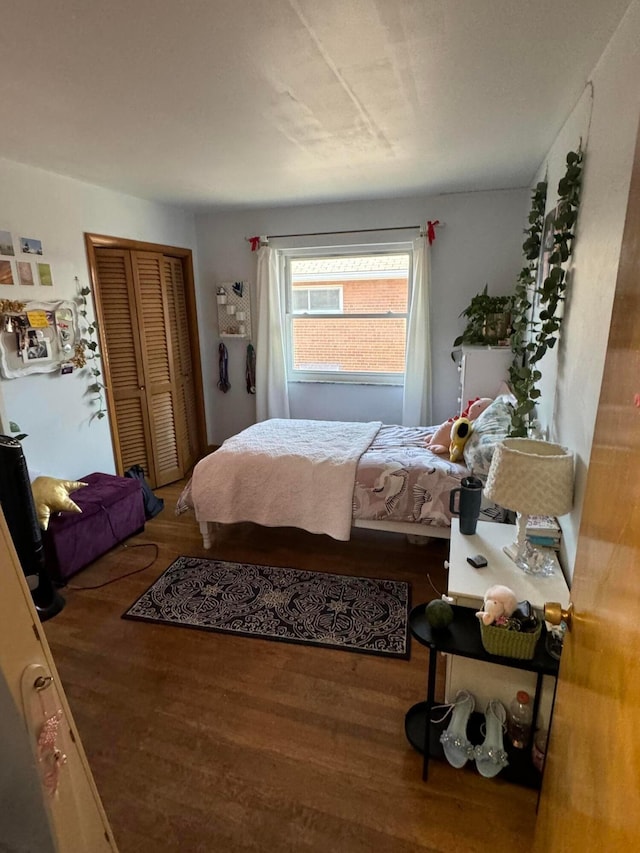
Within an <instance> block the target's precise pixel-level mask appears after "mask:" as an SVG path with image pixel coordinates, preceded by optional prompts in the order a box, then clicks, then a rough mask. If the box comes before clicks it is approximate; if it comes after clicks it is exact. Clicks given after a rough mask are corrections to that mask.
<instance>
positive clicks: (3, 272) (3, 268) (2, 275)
mask: <svg viewBox="0 0 640 853" xmlns="http://www.w3.org/2000/svg"><path fill="white" fill-rule="evenodd" d="M3 284H15V281H14V279H13V269H12V267H11V261H3V260H0V285H3Z"/></svg>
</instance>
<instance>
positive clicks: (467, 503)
mask: <svg viewBox="0 0 640 853" xmlns="http://www.w3.org/2000/svg"><path fill="white" fill-rule="evenodd" d="M456 495H460V497H459V499H458V501H457V504H458V506H457V507H456ZM481 503H482V480H479V479H478V478H477V477H464V478H463V479H462V480H461V482H460V488H458V489H451V492H450V494H449V511H450V512H451V514H452V515H459V516H460V533H464V534H465V536H472V535H473V534H474V533H475V532H476V525H477V524H478V516H479V515H480V504H481Z"/></svg>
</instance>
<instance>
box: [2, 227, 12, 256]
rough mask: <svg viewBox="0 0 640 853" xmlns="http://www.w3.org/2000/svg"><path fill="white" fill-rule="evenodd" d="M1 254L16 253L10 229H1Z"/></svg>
mask: <svg viewBox="0 0 640 853" xmlns="http://www.w3.org/2000/svg"><path fill="white" fill-rule="evenodd" d="M0 255H15V251H14V249H13V237H12V236H11V232H10V231H0Z"/></svg>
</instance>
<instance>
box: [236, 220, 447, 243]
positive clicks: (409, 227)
mask: <svg viewBox="0 0 640 853" xmlns="http://www.w3.org/2000/svg"><path fill="white" fill-rule="evenodd" d="M442 225H443V223H442V222H440V221H439V220H437V219H436V220H433V221H431V222H427V224H426V226H424V225H395V226H391V227H390V228H349V229H348V230H346V231H307V232H305V233H302V234H267V235H266V236H265V237H264V238H263V239H266V240H277V239H280V238H283V237H327V236H329V235H331V234H370V233H374V232H376V231H415V230H418V229H420V230H422V229H424V230H425V232H426V230H427V228H428V227H429V226H431V227H436V228H440V227H442ZM244 239H245V240H247V242H249V243H251V242H253V241H254V240H255V239H256V238H255V237H245V238H244Z"/></svg>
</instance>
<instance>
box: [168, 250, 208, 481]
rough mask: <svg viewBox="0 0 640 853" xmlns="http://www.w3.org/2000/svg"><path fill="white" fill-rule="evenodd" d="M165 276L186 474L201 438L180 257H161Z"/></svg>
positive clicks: (178, 424) (193, 462)
mask: <svg viewBox="0 0 640 853" xmlns="http://www.w3.org/2000/svg"><path fill="white" fill-rule="evenodd" d="M164 277H165V283H166V286H167V289H166V293H167V305H168V310H169V333H170V336H171V346H172V350H173V358H174V365H175V382H176V395H177V408H176V426H177V431H178V437H179V446H180V448H181V452H182V467H183V469H184V471H185V473H186V472H187V471H189V469H190V468H191V467H192V466H193V465H194V464H195V462H196V461H197V459H198V455H199V446H200V440H199V435H198V409H197V404H196V390H195V378H194V370H193V360H192V357H191V341H190V331H189V316H188V311H187V298H186V293H185V281H184V275H183V271H182V262H181V260H180V258H173V257H169V256H167V255H165V256H164Z"/></svg>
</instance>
